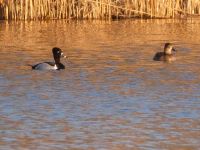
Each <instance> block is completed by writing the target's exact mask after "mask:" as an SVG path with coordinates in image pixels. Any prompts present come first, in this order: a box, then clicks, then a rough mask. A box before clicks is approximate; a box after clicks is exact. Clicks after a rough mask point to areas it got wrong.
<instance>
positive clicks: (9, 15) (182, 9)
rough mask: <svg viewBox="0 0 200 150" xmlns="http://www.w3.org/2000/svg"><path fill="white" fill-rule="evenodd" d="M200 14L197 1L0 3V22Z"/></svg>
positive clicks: (6, 0) (42, 0) (35, 0)
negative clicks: (3, 20)
mask: <svg viewBox="0 0 200 150" xmlns="http://www.w3.org/2000/svg"><path fill="white" fill-rule="evenodd" d="M199 14H200V1H199V0H0V19H8V20H9V19H10V20H38V19H39V20H43V19H71V18H76V19H111V18H116V19H117V18H132V17H139V18H176V17H186V16H188V15H190V16H191V15H199Z"/></svg>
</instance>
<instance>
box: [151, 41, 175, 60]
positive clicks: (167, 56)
mask: <svg viewBox="0 0 200 150" xmlns="http://www.w3.org/2000/svg"><path fill="white" fill-rule="evenodd" d="M172 51H175V52H176V50H175V48H174V47H173V44H172V43H165V46H164V52H157V53H156V54H155V56H154V57H153V60H155V61H175V60H176V57H175V56H174V54H173V53H172Z"/></svg>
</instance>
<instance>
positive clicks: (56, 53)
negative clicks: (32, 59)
mask: <svg viewBox="0 0 200 150" xmlns="http://www.w3.org/2000/svg"><path fill="white" fill-rule="evenodd" d="M52 53H53V57H54V60H55V62H42V63H39V64H36V65H33V66H32V69H34V70H60V69H65V66H64V65H63V64H62V63H61V62H60V58H61V57H64V58H66V56H64V54H63V52H62V50H61V49H60V48H58V47H54V48H53V49H52Z"/></svg>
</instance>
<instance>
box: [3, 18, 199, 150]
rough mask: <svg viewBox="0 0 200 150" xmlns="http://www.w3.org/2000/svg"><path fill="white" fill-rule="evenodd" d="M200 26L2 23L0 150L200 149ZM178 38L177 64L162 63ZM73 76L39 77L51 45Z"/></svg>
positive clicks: (187, 22)
mask: <svg viewBox="0 0 200 150" xmlns="http://www.w3.org/2000/svg"><path fill="white" fill-rule="evenodd" d="M199 35H200V20H198V19H195V20H131V21H113V22H104V21H78V22H77V21H71V22H66V21H46V22H37V21H36V22H5V21H1V22H0V70H1V71H0V118H1V119H0V149H1V150H5V149H6V150H16V149H19V150H22V149H24V150H28V149H41V150H55V149H56V150H61V149H70V150H73V149H74V150H75V149H76V150H77V149H87V150H88V149H91V150H92V149H100V150H106V149H113V150H119V149H120V150H123V149H124V150H127V149H135V150H155V149H158V150H168V149H177V150H180V149H181V150H186V149H187V150H189V149H191V150H196V149H199V147H200V84H199V81H200V76H199V74H200V70H199V64H200V53H199V49H200V43H199V41H200V36H199ZM165 42H173V43H174V45H175V48H176V49H177V50H178V52H177V54H176V55H177V61H176V62H173V63H163V62H155V61H153V60H152V58H153V56H154V54H155V53H156V52H158V51H162V49H163V45H164V43H165ZM54 46H57V47H60V48H61V49H62V50H63V51H64V53H65V54H66V55H67V56H68V57H69V60H62V62H63V64H65V66H66V70H62V71H33V70H31V69H30V67H29V66H27V65H28V64H36V63H39V62H42V61H51V60H52V54H51V49H52V47H54Z"/></svg>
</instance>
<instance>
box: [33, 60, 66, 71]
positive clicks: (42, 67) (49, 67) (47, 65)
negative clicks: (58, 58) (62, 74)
mask: <svg viewBox="0 0 200 150" xmlns="http://www.w3.org/2000/svg"><path fill="white" fill-rule="evenodd" d="M32 69H34V70H60V69H65V66H64V65H63V64H62V63H59V64H55V63H54V62H43V63H39V64H36V65H34V66H32Z"/></svg>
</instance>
